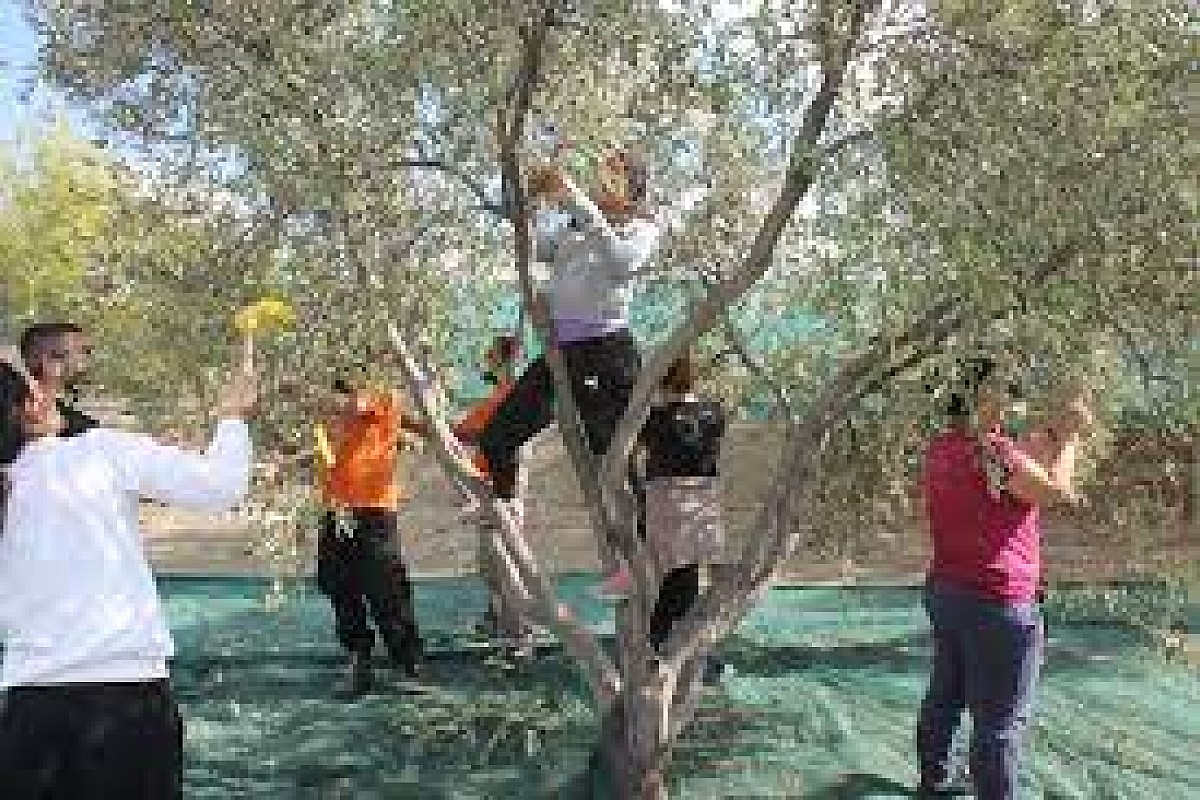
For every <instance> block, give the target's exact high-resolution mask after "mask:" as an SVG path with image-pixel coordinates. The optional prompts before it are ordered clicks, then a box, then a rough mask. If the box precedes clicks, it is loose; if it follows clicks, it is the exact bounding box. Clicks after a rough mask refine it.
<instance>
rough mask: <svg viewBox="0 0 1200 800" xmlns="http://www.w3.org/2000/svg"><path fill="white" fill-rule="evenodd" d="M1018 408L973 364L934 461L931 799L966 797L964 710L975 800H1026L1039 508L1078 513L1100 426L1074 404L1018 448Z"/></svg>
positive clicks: (929, 500) (925, 783)
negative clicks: (1024, 755) (1089, 441)
mask: <svg viewBox="0 0 1200 800" xmlns="http://www.w3.org/2000/svg"><path fill="white" fill-rule="evenodd" d="M1011 403H1012V391H1011V390H1010V388H1009V387H1008V385H1007V384H1006V383H1005V382H1003V381H1001V380H999V379H998V377H997V375H996V369H995V365H994V364H993V363H992V362H991V361H989V360H987V359H975V360H972V361H971V362H969V363H968V365H967V376H966V379H965V381H964V386H963V387H962V389H961V391H960V392H959V393H957V394H954V395H953V396H952V398H951V403H950V409H949V413H950V416H951V418H952V421H951V424H950V426H949V427H948V428H947V429H946V430H945V431H943V432H942V433H941V434H939V435H938V436H936V437H935V438H934V439H933V441H932V442H931V443H930V444H929V448H928V450H927V452H926V455H925V470H924V476H923V488H924V495H925V506H926V513H927V515H928V518H929V529H930V535H931V537H932V540H933V542H932V543H933V561H932V564H931V567H930V571H929V579H928V584H927V586H926V593H925V607H926V609H927V611H928V612H929V617H930V621H931V623H932V627H933V643H934V661H933V674H932V676H931V679H930V685H929V691H928V694H927V695H926V697H925V700H924V703H923V704H922V706H921V715H920V720H919V722H918V724H917V748H918V755H919V760H920V769H921V792H922V794H923V795H924V796H939V795H942V796H945V795H949V794H955V793H957V792H956V790H955V789H953V788H952V787H953V785H954V783H955V781H954V780H953V778H952V776H951V775H950V768H949V765H948V761H949V757H950V748H951V743H952V740H953V738H954V732H955V729H956V728H957V727H958V723H959V720H960V718H961V716H962V712H963V711H964V710H967V711H969V712H970V714H971V718H972V723H973V724H972V740H971V749H970V767H971V777H972V780H973V782H974V784H975V791H976V796H977V797H978V798H980V800H1008V798H1013V797H1016V796H1017V795H1016V792H1017V785H1018V777H1017V776H1018V757H1019V750H1020V740H1021V734H1022V732H1023V730H1024V727H1025V724H1026V722H1027V720H1028V718H1029V712H1030V709H1031V706H1032V701H1033V693H1034V687H1035V685H1036V683H1037V673H1038V666H1039V664H1040V662H1041V655H1042V654H1041V650H1042V646H1043V635H1042V621H1041V617H1040V614H1039V612H1038V607H1037V594H1038V586H1039V582H1040V579H1041V563H1040V557H1041V552H1040V551H1041V541H1040V526H1039V518H1038V515H1039V508H1040V507H1041V506H1043V505H1046V504H1049V503H1055V502H1073V500H1074V494H1073V489H1072V476H1073V473H1074V462H1075V452H1076V449H1077V446H1078V440H1079V434H1080V431H1081V430H1082V429H1083V428H1084V427H1085V426H1086V425H1087V424H1088V423H1089V421H1090V416H1091V415H1090V412H1089V411H1088V409H1087V406H1086V404H1085V403H1084V401H1083V400H1082V398H1075V399H1073V401H1072V402H1071V403H1069V404H1068V406H1067V408H1065V409H1064V410H1063V411H1062V412H1061V413H1059V414H1058V415H1057V416H1056V417H1055V419H1054V420H1053V421H1052V423H1051V424H1050V425H1048V426H1047V427H1045V428H1043V429H1041V430H1040V431H1038V432H1037V433H1035V434H1033V435H1031V436H1030V437H1028V438H1027V439H1025V440H1022V441H1021V442H1019V443H1018V442H1014V441H1013V440H1011V439H1009V438H1008V437H1007V436H1005V435H1004V433H1003V429H1002V425H1003V423H1004V420H1005V416H1006V414H1007V413H1008V410H1009V407H1010V405H1011Z"/></svg>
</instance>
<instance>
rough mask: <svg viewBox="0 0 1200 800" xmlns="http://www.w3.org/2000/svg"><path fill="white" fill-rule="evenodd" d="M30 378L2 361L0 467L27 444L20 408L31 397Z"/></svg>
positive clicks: (0, 373)
mask: <svg viewBox="0 0 1200 800" xmlns="http://www.w3.org/2000/svg"><path fill="white" fill-rule="evenodd" d="M30 391H31V390H30V387H29V380H28V379H27V378H26V377H25V376H24V375H22V374H21V373H20V372H17V370H15V369H14V368H13V367H12V365H11V364H7V363H5V362H2V361H0V467H7V466H8V465H9V464H11V463H12V462H13V461H14V460H15V459H16V457H17V454H18V453H20V452H21V448H22V447H24V446H25V441H26V436H25V428H24V426H23V425H22V424H21V419H20V414H19V412H20V410H21V408H22V406H24V405H25V401H26V400H28V399H29V394H30Z"/></svg>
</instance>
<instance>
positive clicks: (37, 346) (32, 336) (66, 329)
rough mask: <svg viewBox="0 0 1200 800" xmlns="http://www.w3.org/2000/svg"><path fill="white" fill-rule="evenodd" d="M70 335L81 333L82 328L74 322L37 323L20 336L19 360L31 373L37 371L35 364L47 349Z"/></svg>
mask: <svg viewBox="0 0 1200 800" xmlns="http://www.w3.org/2000/svg"><path fill="white" fill-rule="evenodd" d="M72 333H83V327H82V326H81V325H77V324H76V323H74V322H37V323H34V324H33V325H30V326H29V327H28V328H26V329H25V331H24V332H23V333H22V334H21V342H20V347H21V358H22V359H23V360H24V361H25V365H26V367H28V368H29V369H30V370H31V371H32V370H35V369H37V364H36V362H37V361H38V358H39V356H41V355H42V353H43V352H45V351H46V350H47V349H48V348H49V347H51V346H52V345H54V344H56V343H57V342H59V341H61V340H62V338H63V337H65V336H68V335H70V334H72Z"/></svg>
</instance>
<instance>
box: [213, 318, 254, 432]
mask: <svg viewBox="0 0 1200 800" xmlns="http://www.w3.org/2000/svg"><path fill="white" fill-rule="evenodd" d="M257 405H258V374H257V372H256V370H255V359H254V346H253V344H252V341H251V340H250V339H249V338H247V339H246V343H245V346H244V347H243V349H242V363H241V364H239V365H238V367H237V368H236V369H234V370H233V372H232V373H231V374H230V376H229V381H228V382H227V383H226V384H225V390H224V392H222V394H221V400H220V402H218V403H217V418H218V419H243V420H244V419H250V418H251V417H253V416H254V409H255V406H257Z"/></svg>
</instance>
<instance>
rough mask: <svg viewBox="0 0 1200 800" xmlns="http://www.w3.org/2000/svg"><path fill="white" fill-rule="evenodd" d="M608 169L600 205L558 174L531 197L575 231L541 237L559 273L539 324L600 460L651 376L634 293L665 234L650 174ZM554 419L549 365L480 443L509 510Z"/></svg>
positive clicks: (620, 155)
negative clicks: (643, 376) (635, 324)
mask: <svg viewBox="0 0 1200 800" xmlns="http://www.w3.org/2000/svg"><path fill="white" fill-rule="evenodd" d="M600 167H601V168H600V171H599V172H600V178H599V181H598V183H599V186H598V187H597V189H596V192H595V197H594V198H593V197H589V196H588V195H587V194H585V193H584V192H583V191H581V190H580V189H579V188H578V187H577V186H576V184H575V182H574V181H573V180H572V179H571V178H570V177H568V176H567V175H566V174H565V173H564V172H563V171H562V170H560V169H559V168H557V167H553V166H541V167H537V168H536V169H534V170H532V171H531V172H530V175H529V187H530V192H531V194H532V195H533V196H534V197H535V198H536V199H539V200H541V201H543V202H545V203H547V204H553V205H557V206H558V207H559V208H560V209H562V210H563V211H565V212H566V213H567V214H569V215H570V218H571V224H569V225H566V226H558V227H556V228H553V229H550V230H547V229H546V228H544V227H543V228H542V229H540V230H539V232H538V235H537V237H536V242H535V243H536V251H537V252H536V255H537V258H538V260H540V261H545V262H549V263H550V264H551V265H552V267H551V271H552V275H551V278H550V281H549V288H548V290H547V291H546V292H545V293H542V294H540V295H539V297H538V299H537V303H536V305H535V306H534V308H532V309H531V314H532V316H533V317H534V318H535V320H536V321H538V322H540V323H542V324H543V325H544V326H545V327H546V328H547V329H548V330H549V332H550V336H551V342H550V346H551V347H557V348H559V350H560V352H561V353H562V357H563V361H564V362H565V364H566V369H567V374H568V376H569V378H570V383H571V393H572V396H573V398H574V400H575V404H576V405H577V407H578V408H579V415H580V417H581V419H582V421H583V427H584V432H585V435H586V439H587V444H588V447H589V449H590V450H591V452H592V453H593V454H596V455H598V456H599V455H603V453H604V452H605V451H606V450H607V448H608V445H609V443H610V442H611V440H612V436H613V434H614V432H615V430H616V426H617V424H618V422H619V421H620V419H621V415H622V414H623V413H624V411H625V406H626V405H627V403H628V401H629V396H630V394H631V393H632V391H633V387H634V384H635V382H636V380H637V375H638V371H639V369H640V368H641V356H640V354H639V352H638V348H637V343H636V341H635V340H634V337H633V334H632V333H631V332H630V330H629V299H630V284H631V282H632V280H633V278H634V277H635V276H636V275H637V273H638V272H639V270H641V269H642V268H643V267H644V266H645V265H646V263H647V261H648V260H649V259H650V256H651V255H652V254H653V253H654V251H655V248H656V247H657V245H658V241H659V237H660V234H661V230H662V228H661V226H660V225H659V224H658V222H657V221H655V219H654V218H653V217H652V216H651V215H650V214H649V213H648V212H647V211H646V208H645V206H646V200H647V194H648V187H647V182H648V173H647V168H646V165H645V164H644V163H643V162H642V161H641V160H640V159H639V158H637V157H635V156H634V155H633V154H632V153H631V152H630V151H628V150H622V151H614V152H611V153H609V154H607V155H606V156H605V157H604V158H603V160H602V162H601V164H600ZM553 418H554V379H553V376H552V374H551V370H550V365H549V362H548V361H547V359H546V357H545V356H544V355H543V356H541V357H539V358H537V359H536V360H535V361H534V362H533V363H532V364H530V365H529V367H528V369H526V371H525V372H524V373H522V375H521V376H520V378H519V379H518V380H517V382H516V384H515V385H514V386H513V389H512V391H511V392H510V393H509V394H508V396H507V397H505V399H504V402H502V403H501V404H500V406H499V408H498V409H497V410H496V413H495V415H494V416H493V417H492V418H491V420H490V421H489V422H488V424H487V426H486V427H485V428H484V430H483V432H482V433H481V434H480V437H479V448H480V451H481V452H482V453H483V456H484V458H485V459H486V461H487V468H488V472H489V474H490V476H491V480H492V485H493V487H494V489H495V492H496V494H497V495H498V496H499V498H500V499H501V500H502V501H504V502H511V501H512V500H514V499H515V497H516V481H517V467H518V452H519V451H520V448H521V446H522V445H524V444H525V443H526V442H527V441H529V439H530V438H532V437H533V435H534V434H536V433H537V432H538V431H541V430H542V429H543V428H545V427H546V426H547V425H549V424H550V422H551V421H552V420H553ZM613 549H614V548H611V546H610V550H613ZM608 560H609V561H611V562H612V563H613V564H614V565H615V563H616V562H615V559H608ZM619 576H620V574H619V573H618V574H617V575H615V576H614V578H617V579H618V580H619Z"/></svg>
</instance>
